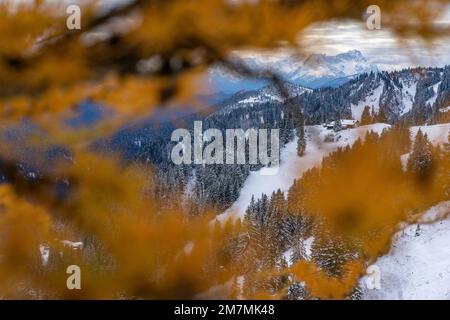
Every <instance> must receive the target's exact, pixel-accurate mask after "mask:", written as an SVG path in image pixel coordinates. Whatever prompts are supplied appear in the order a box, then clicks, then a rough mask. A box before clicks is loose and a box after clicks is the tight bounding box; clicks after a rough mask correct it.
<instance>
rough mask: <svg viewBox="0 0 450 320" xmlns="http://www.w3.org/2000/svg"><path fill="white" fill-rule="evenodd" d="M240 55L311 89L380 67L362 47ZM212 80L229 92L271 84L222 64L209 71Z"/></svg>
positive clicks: (248, 63)
mask: <svg viewBox="0 0 450 320" xmlns="http://www.w3.org/2000/svg"><path fill="white" fill-rule="evenodd" d="M239 58H240V59H241V60H242V61H243V62H244V64H245V65H246V66H248V67H249V68H251V69H252V70H255V71H260V70H270V71H271V72H273V73H275V74H277V75H279V76H280V77H281V78H282V79H284V80H286V81H288V82H291V83H294V84H298V85H301V86H303V87H306V88H310V89H317V88H324V87H338V86H340V85H342V84H343V83H346V82H348V81H349V80H351V79H353V78H354V77H355V76H357V75H360V74H363V73H370V72H376V71H378V68H377V66H376V65H374V64H371V63H369V62H368V61H367V59H366V58H365V57H364V56H363V55H362V53H361V52H359V51H358V50H352V51H348V52H345V53H340V54H337V55H334V56H332V55H326V54H311V55H309V56H307V57H306V58H299V57H297V56H295V55H294V56H292V55H282V54H278V55H272V54H271V55H265V54H245V55H243V56H240V57H239ZM208 81H209V83H210V84H211V85H212V86H213V87H215V88H216V90H217V92H220V93H228V94H233V93H236V92H238V91H241V90H245V91H249V90H255V89H258V88H261V87H263V86H264V85H266V84H267V82H266V81H265V80H261V79H248V78H243V77H240V76H237V75H235V74H233V73H231V72H229V71H228V70H226V69H225V68H223V67H220V66H215V67H213V68H212V69H211V70H210V71H209V73H208Z"/></svg>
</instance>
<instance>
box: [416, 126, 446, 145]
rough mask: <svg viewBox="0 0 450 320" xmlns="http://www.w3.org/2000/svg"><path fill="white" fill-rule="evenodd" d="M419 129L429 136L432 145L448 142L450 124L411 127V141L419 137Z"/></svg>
mask: <svg viewBox="0 0 450 320" xmlns="http://www.w3.org/2000/svg"><path fill="white" fill-rule="evenodd" d="M419 129H420V130H421V131H422V132H423V133H424V134H426V135H427V136H428V139H429V140H430V142H431V143H432V144H434V145H436V144H443V143H446V142H447V139H448V134H449V132H450V123H443V124H436V125H432V126H416V127H411V129H410V132H411V139H413V138H414V137H415V136H416V135H417V132H418V131H419Z"/></svg>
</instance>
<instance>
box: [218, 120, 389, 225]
mask: <svg viewBox="0 0 450 320" xmlns="http://www.w3.org/2000/svg"><path fill="white" fill-rule="evenodd" d="M385 128H389V125H387V124H380V123H379V124H373V125H368V126H362V127H359V128H355V129H348V130H342V131H340V132H338V133H335V136H336V139H335V141H334V142H324V138H325V136H326V135H327V134H330V133H333V131H331V130H327V129H325V128H324V127H322V126H320V125H317V126H307V127H305V133H306V139H307V145H306V151H305V155H304V156H303V157H298V156H297V150H296V148H297V140H296V139H294V141H291V142H289V143H288V144H286V146H285V147H284V148H283V149H282V150H281V154H280V160H281V163H280V167H279V169H278V172H277V173H276V174H274V175H264V172H265V171H267V169H266V168H262V169H261V170H259V171H253V172H250V175H249V176H248V178H247V180H246V181H245V183H244V186H243V187H242V189H241V192H240V194H239V198H238V199H237V200H236V202H235V203H234V204H233V205H232V206H231V207H230V208H229V209H228V210H226V211H225V212H224V213H222V214H220V215H218V216H217V217H216V219H217V220H219V221H225V220H227V219H228V218H233V219H237V218H243V217H244V214H245V210H246V209H247V207H248V206H249V204H250V201H251V198H252V195H254V196H255V200H256V199H258V198H260V197H261V195H262V194H263V193H265V194H267V195H269V196H270V195H271V194H272V192H273V191H276V190H278V189H280V190H281V191H283V192H286V191H288V190H289V188H290V187H291V186H292V184H293V182H294V179H298V178H300V177H301V176H302V175H303V173H304V172H306V171H307V170H309V169H311V168H313V167H315V166H318V165H320V164H321V163H322V159H323V158H324V157H325V156H327V155H328V154H330V153H331V152H333V151H335V150H336V149H337V148H338V147H342V146H346V145H349V144H353V143H354V142H355V141H356V140H357V139H358V138H363V137H364V136H365V135H366V133H367V132H369V131H375V132H378V133H381V131H382V130H383V129H385ZM265 169H266V170H265Z"/></svg>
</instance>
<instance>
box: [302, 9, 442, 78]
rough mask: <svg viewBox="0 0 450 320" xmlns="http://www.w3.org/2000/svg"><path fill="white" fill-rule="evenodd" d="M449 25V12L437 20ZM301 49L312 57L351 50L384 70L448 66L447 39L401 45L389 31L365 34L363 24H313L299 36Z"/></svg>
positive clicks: (365, 30) (409, 41) (417, 41)
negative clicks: (360, 53) (314, 54)
mask: <svg viewBox="0 0 450 320" xmlns="http://www.w3.org/2000/svg"><path fill="white" fill-rule="evenodd" d="M436 23H439V24H449V23H450V10H449V11H448V12H446V13H445V14H444V15H443V16H442V17H441V18H440V19H439V20H437V21H436ZM300 46H301V47H302V48H306V49H307V51H308V52H310V53H312V52H315V53H327V54H333V55H334V54H337V53H341V52H345V51H349V50H353V49H357V50H359V51H361V52H362V53H363V54H364V55H365V56H366V58H367V59H368V60H369V61H370V62H371V63H375V64H378V65H379V66H381V67H382V68H384V69H398V68H404V67H413V66H443V65H447V64H450V38H448V37H447V38H441V39H439V41H436V42H434V43H425V42H424V41H422V40H420V39H414V40H403V41H400V40H399V39H397V38H396V36H395V35H394V34H393V33H392V32H391V31H390V30H388V29H381V30H368V29H367V28H366V25H365V23H363V22H355V21H346V20H344V21H343V20H336V21H331V22H327V23H320V24H315V25H313V26H311V27H310V28H308V29H307V30H305V31H304V33H303V34H302V35H301V40H300Z"/></svg>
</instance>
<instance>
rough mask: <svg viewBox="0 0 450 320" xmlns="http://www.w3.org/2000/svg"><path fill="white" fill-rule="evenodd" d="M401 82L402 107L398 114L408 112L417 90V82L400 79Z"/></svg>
mask: <svg viewBox="0 0 450 320" xmlns="http://www.w3.org/2000/svg"><path fill="white" fill-rule="evenodd" d="M402 84H403V90H402V105H403V109H402V111H401V113H400V115H404V114H406V113H408V112H409V111H410V110H411V109H412V106H413V103H414V97H415V96H416V91H417V82H415V81H413V82H409V83H405V82H403V81H402Z"/></svg>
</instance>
